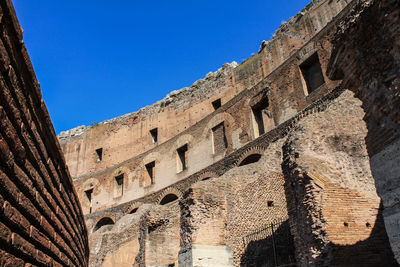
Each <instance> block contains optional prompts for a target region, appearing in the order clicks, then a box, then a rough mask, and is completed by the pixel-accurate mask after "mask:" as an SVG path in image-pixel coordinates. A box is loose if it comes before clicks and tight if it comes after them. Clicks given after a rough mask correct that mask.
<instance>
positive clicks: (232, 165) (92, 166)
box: [59, 0, 395, 267]
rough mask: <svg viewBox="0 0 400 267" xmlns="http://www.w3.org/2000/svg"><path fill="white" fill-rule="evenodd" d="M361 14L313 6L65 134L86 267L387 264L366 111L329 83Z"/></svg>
mask: <svg viewBox="0 0 400 267" xmlns="http://www.w3.org/2000/svg"><path fill="white" fill-rule="evenodd" d="M387 1H389V0H387ZM359 3H360V2H358V1H346V0H338V1H330V0H325V1H323V0H321V1H312V3H310V4H309V5H307V7H305V8H304V9H303V10H302V11H301V12H300V13H298V14H297V15H296V16H295V17H293V18H291V19H290V20H289V21H288V22H287V23H284V24H283V25H282V26H281V27H280V28H279V29H278V30H277V31H276V33H275V35H274V36H273V38H272V39H271V40H270V41H268V42H265V41H264V42H262V44H261V47H260V50H259V51H258V53H257V54H255V55H254V56H252V57H251V58H249V59H248V60H246V61H245V62H243V63H242V64H240V65H238V66H236V65H232V64H230V65H229V64H228V65H224V66H223V67H222V69H220V70H218V71H217V72H215V73H210V74H208V75H207V76H206V78H205V79H203V80H200V81H198V82H196V83H194V84H193V85H192V86H191V87H189V88H184V89H183V90H180V91H175V92H172V93H171V94H170V95H168V96H167V97H166V98H165V99H163V100H161V101H160V102H158V103H155V104H153V105H152V106H149V107H146V108H143V109H142V110H140V111H138V112H135V113H131V114H128V115H125V116H122V117H119V118H115V119H113V120H110V121H106V122H103V123H100V124H98V125H93V126H91V127H80V128H76V129H73V130H70V131H68V132H66V133H63V134H61V135H60V136H59V138H60V140H61V142H62V144H63V149H64V152H65V154H66V157H67V161H68V164H69V165H70V167H71V168H72V169H73V176H74V184H75V186H76V188H77V191H78V195H79V197H80V199H81V202H82V208H83V210H84V213H85V219H86V223H87V226H88V229H89V231H90V240H91V244H92V246H91V265H93V266H99V265H103V266H113V265H119V266H131V265H134V266H176V265H179V266H188V267H191V266H277V265H278V266H279V265H290V264H295V263H296V264H298V265H299V266H309V265H310V266H321V265H323V266H354V264H357V263H360V264H362V265H365V266H367V265H371V264H372V265H376V266H377V265H379V264H380V263H381V262H383V263H384V264H386V266H395V261H394V258H393V253H392V251H391V249H390V247H389V243H388V238H387V234H386V229H385V225H384V224H383V220H382V212H381V202H380V198H379V197H378V195H377V194H376V190H375V183H374V182H375V180H374V179H373V178H372V176H371V169H370V165H369V164H370V161H369V160H370V158H369V157H368V154H367V153H366V144H365V139H364V137H365V136H366V135H367V136H368V133H366V127H365V124H364V122H363V117H365V116H368V115H369V114H368V113H364V112H363V109H362V108H361V107H360V102H359V101H358V100H357V99H356V98H355V97H354V96H353V95H352V94H351V93H350V92H349V91H347V90H345V89H346V88H347V87H343V86H342V85H343V84H342V81H341V80H337V81H336V80H331V79H330V78H329V77H328V76H327V75H326V71H327V68H328V62H329V61H332V58H331V55H332V40H333V39H334V38H335V32H336V30H337V28H338V25H340V23H342V22H343V21H349V17H350V18H352V17H351V16H350V14H352V13H351V11H352V10H353V9H354V8H358V6H359V5H357V4H359ZM350 21H352V20H350ZM347 58H350V57H347ZM344 85H346V86H348V84H347V83H345V84H344ZM356 96H357V95H356ZM218 99H220V102H218ZM175 117H176V118H178V119H177V120H174V118H175ZM155 128H156V129H157V131H154V129H155ZM155 134H156V135H157V138H154V137H155ZM367 140H368V138H367ZM99 148H102V150H97V149H99ZM367 149H368V144H367ZM96 150H97V151H96ZM128 251H130V252H129V253H127V252H128Z"/></svg>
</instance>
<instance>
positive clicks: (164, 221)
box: [90, 201, 180, 267]
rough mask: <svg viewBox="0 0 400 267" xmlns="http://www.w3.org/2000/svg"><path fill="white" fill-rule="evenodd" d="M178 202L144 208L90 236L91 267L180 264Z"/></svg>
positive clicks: (144, 206) (141, 207)
mask: <svg viewBox="0 0 400 267" xmlns="http://www.w3.org/2000/svg"><path fill="white" fill-rule="evenodd" d="M179 214H180V210H179V206H178V202H177V201H175V202H171V203H169V204H167V205H165V206H160V205H149V204H144V205H141V206H139V207H138V209H137V210H136V211H135V212H134V213H132V214H125V215H124V216H123V217H122V218H120V219H119V220H118V221H117V222H116V223H115V224H113V225H107V226H103V227H102V228H100V229H98V230H97V231H96V232H94V233H92V235H91V236H90V243H91V247H92V249H91V256H90V257H91V260H90V263H91V264H90V265H91V266H121V267H125V266H126V267H128V266H129V267H130V266H168V265H170V264H177V262H178V252H179V247H180V246H179V244H180V236H179V232H180V231H179V218H180V216H179Z"/></svg>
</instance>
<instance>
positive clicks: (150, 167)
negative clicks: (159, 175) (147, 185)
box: [145, 161, 156, 184]
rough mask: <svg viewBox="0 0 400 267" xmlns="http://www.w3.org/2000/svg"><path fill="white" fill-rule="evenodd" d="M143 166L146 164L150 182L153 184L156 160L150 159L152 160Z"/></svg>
mask: <svg viewBox="0 0 400 267" xmlns="http://www.w3.org/2000/svg"><path fill="white" fill-rule="evenodd" d="M145 166H146V170H147V174H148V175H149V178H150V181H151V184H154V176H155V173H154V169H155V167H156V162H155V161H152V162H150V163H148V164H146V165H145Z"/></svg>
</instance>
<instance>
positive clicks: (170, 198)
mask: <svg viewBox="0 0 400 267" xmlns="http://www.w3.org/2000/svg"><path fill="white" fill-rule="evenodd" d="M177 199H178V196H177V195H175V194H168V195H166V196H165V197H163V199H161V201H160V205H165V204H168V203H171V202H172V201H175V200H177Z"/></svg>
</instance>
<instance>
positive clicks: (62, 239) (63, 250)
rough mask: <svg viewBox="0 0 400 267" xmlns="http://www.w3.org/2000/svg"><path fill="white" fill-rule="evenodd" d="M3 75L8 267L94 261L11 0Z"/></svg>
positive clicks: (0, 240) (4, 18) (0, 36)
mask: <svg viewBox="0 0 400 267" xmlns="http://www.w3.org/2000/svg"><path fill="white" fill-rule="evenodd" d="M0 73H1V74H0V207H1V208H0V265H1V266H87V265H88V256H89V248H88V239H87V231H86V226H85V222H84V220H83V214H82V210H81V207H80V204H79V201H78V197H77V195H76V191H75V190H74V187H73V185H72V179H71V177H70V174H69V172H68V169H67V166H66V163H65V161H64V157H63V154H62V151H61V148H60V146H59V143H58V140H57V137H56V135H55V132H54V129H53V126H52V124H51V121H50V117H49V114H48V112H47V109H46V106H45V104H44V102H43V100H42V99H41V92H40V86H39V83H38V82H37V80H36V77H35V73H34V71H33V68H32V65H31V62H30V59H29V55H28V52H27V50H26V47H25V45H24V42H23V40H22V29H21V27H20V25H19V23H18V20H17V18H16V14H15V11H14V9H13V6H12V4H11V1H6V0H4V1H0Z"/></svg>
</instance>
